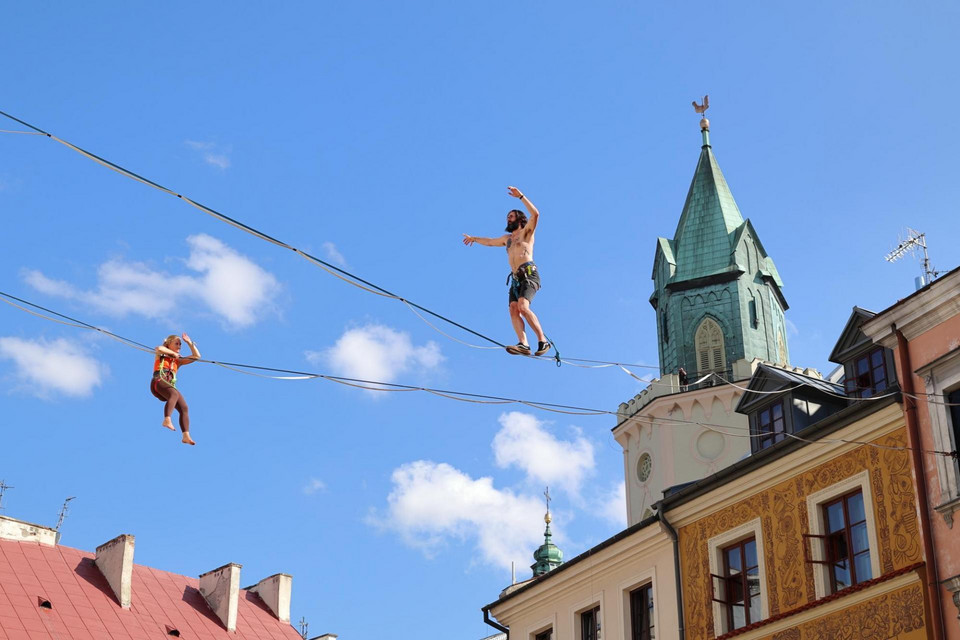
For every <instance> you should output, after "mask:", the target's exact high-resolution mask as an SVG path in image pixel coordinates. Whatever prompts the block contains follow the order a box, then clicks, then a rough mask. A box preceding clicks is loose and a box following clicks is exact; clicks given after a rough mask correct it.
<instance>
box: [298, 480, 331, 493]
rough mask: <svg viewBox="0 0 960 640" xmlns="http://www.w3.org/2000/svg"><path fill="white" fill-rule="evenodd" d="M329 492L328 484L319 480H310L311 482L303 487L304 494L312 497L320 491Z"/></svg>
mask: <svg viewBox="0 0 960 640" xmlns="http://www.w3.org/2000/svg"><path fill="white" fill-rule="evenodd" d="M326 490H327V483H326V482H324V481H323V480H319V479H317V478H310V482H308V483H307V484H305V485H304V486H303V492H304V493H305V494H306V495H308V496H310V495H313V494H315V493H317V492H320V491H326Z"/></svg>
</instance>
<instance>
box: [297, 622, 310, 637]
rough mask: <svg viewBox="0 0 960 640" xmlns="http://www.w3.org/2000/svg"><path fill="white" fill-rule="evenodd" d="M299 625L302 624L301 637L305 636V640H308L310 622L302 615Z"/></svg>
mask: <svg viewBox="0 0 960 640" xmlns="http://www.w3.org/2000/svg"><path fill="white" fill-rule="evenodd" d="M299 625H300V637H301V638H303V640H307V627H309V626H310V624H309V623H308V622H307V619H306V618H304V617H303V616H300V623H299Z"/></svg>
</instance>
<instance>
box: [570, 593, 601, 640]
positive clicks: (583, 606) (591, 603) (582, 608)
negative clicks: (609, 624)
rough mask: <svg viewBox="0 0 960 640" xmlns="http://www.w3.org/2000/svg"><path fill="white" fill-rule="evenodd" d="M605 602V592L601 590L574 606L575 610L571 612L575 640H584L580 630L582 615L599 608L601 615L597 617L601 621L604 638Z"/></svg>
mask: <svg viewBox="0 0 960 640" xmlns="http://www.w3.org/2000/svg"><path fill="white" fill-rule="evenodd" d="M603 600H604V598H603V591H602V590H601V591H600V592H598V593H595V594H593V595H592V596H590V597H589V598H586V599H584V600H581V601H580V602H578V603H576V604H574V605H573V609H572V610H571V611H570V628H571V629H573V638H574V640H583V633H582V631H581V629H580V614H582V613H585V612H587V611H590V610H591V609H596V608H597V607H600V613H599V614H597V617H598V619H599V621H600V633H601V635H600V637H603V636H602V634H603V632H604V631H605V629H606V626H605V622H604V619H603V610H604V606H603Z"/></svg>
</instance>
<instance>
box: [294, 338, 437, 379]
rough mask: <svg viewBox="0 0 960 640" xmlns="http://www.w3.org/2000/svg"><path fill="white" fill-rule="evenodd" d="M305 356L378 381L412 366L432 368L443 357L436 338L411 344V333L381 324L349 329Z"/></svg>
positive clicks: (346, 373)
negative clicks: (421, 344) (330, 342)
mask: <svg viewBox="0 0 960 640" xmlns="http://www.w3.org/2000/svg"><path fill="white" fill-rule="evenodd" d="M306 356H307V359H308V360H309V361H310V362H313V363H326V364H329V365H330V366H331V367H333V369H334V370H335V371H336V372H337V373H338V374H340V375H343V376H347V377H350V378H360V379H363V380H377V381H380V382H392V381H394V380H395V379H396V377H397V376H398V375H400V374H402V373H406V372H408V371H411V370H414V369H419V370H422V371H428V370H431V369H435V368H437V367H438V366H440V363H442V362H443V360H444V358H443V355H442V354H441V353H440V346H439V345H438V344H437V343H436V342H433V341H432V340H431V341H428V342H427V343H426V344H424V345H423V346H419V347H418V346H414V344H413V342H412V340H411V339H410V334H408V333H406V332H403V331H397V330H395V329H391V328H390V327H387V326H385V325H381V324H368V325H366V326H363V327H358V328H355V329H348V330H347V331H346V332H344V334H343V335H342V336H340V338H339V339H338V340H337V342H336V344H335V345H334V346H333V347H331V348H329V349H326V350H325V351H320V352H318V351H308V352H307V353H306ZM371 393H377V392H375V391H372V392H371Z"/></svg>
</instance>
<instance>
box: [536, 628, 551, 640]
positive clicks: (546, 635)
mask: <svg viewBox="0 0 960 640" xmlns="http://www.w3.org/2000/svg"><path fill="white" fill-rule="evenodd" d="M534 640H553V629H547V630H546V631H541V632H540V633H538V634H537V635H536V636H534Z"/></svg>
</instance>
